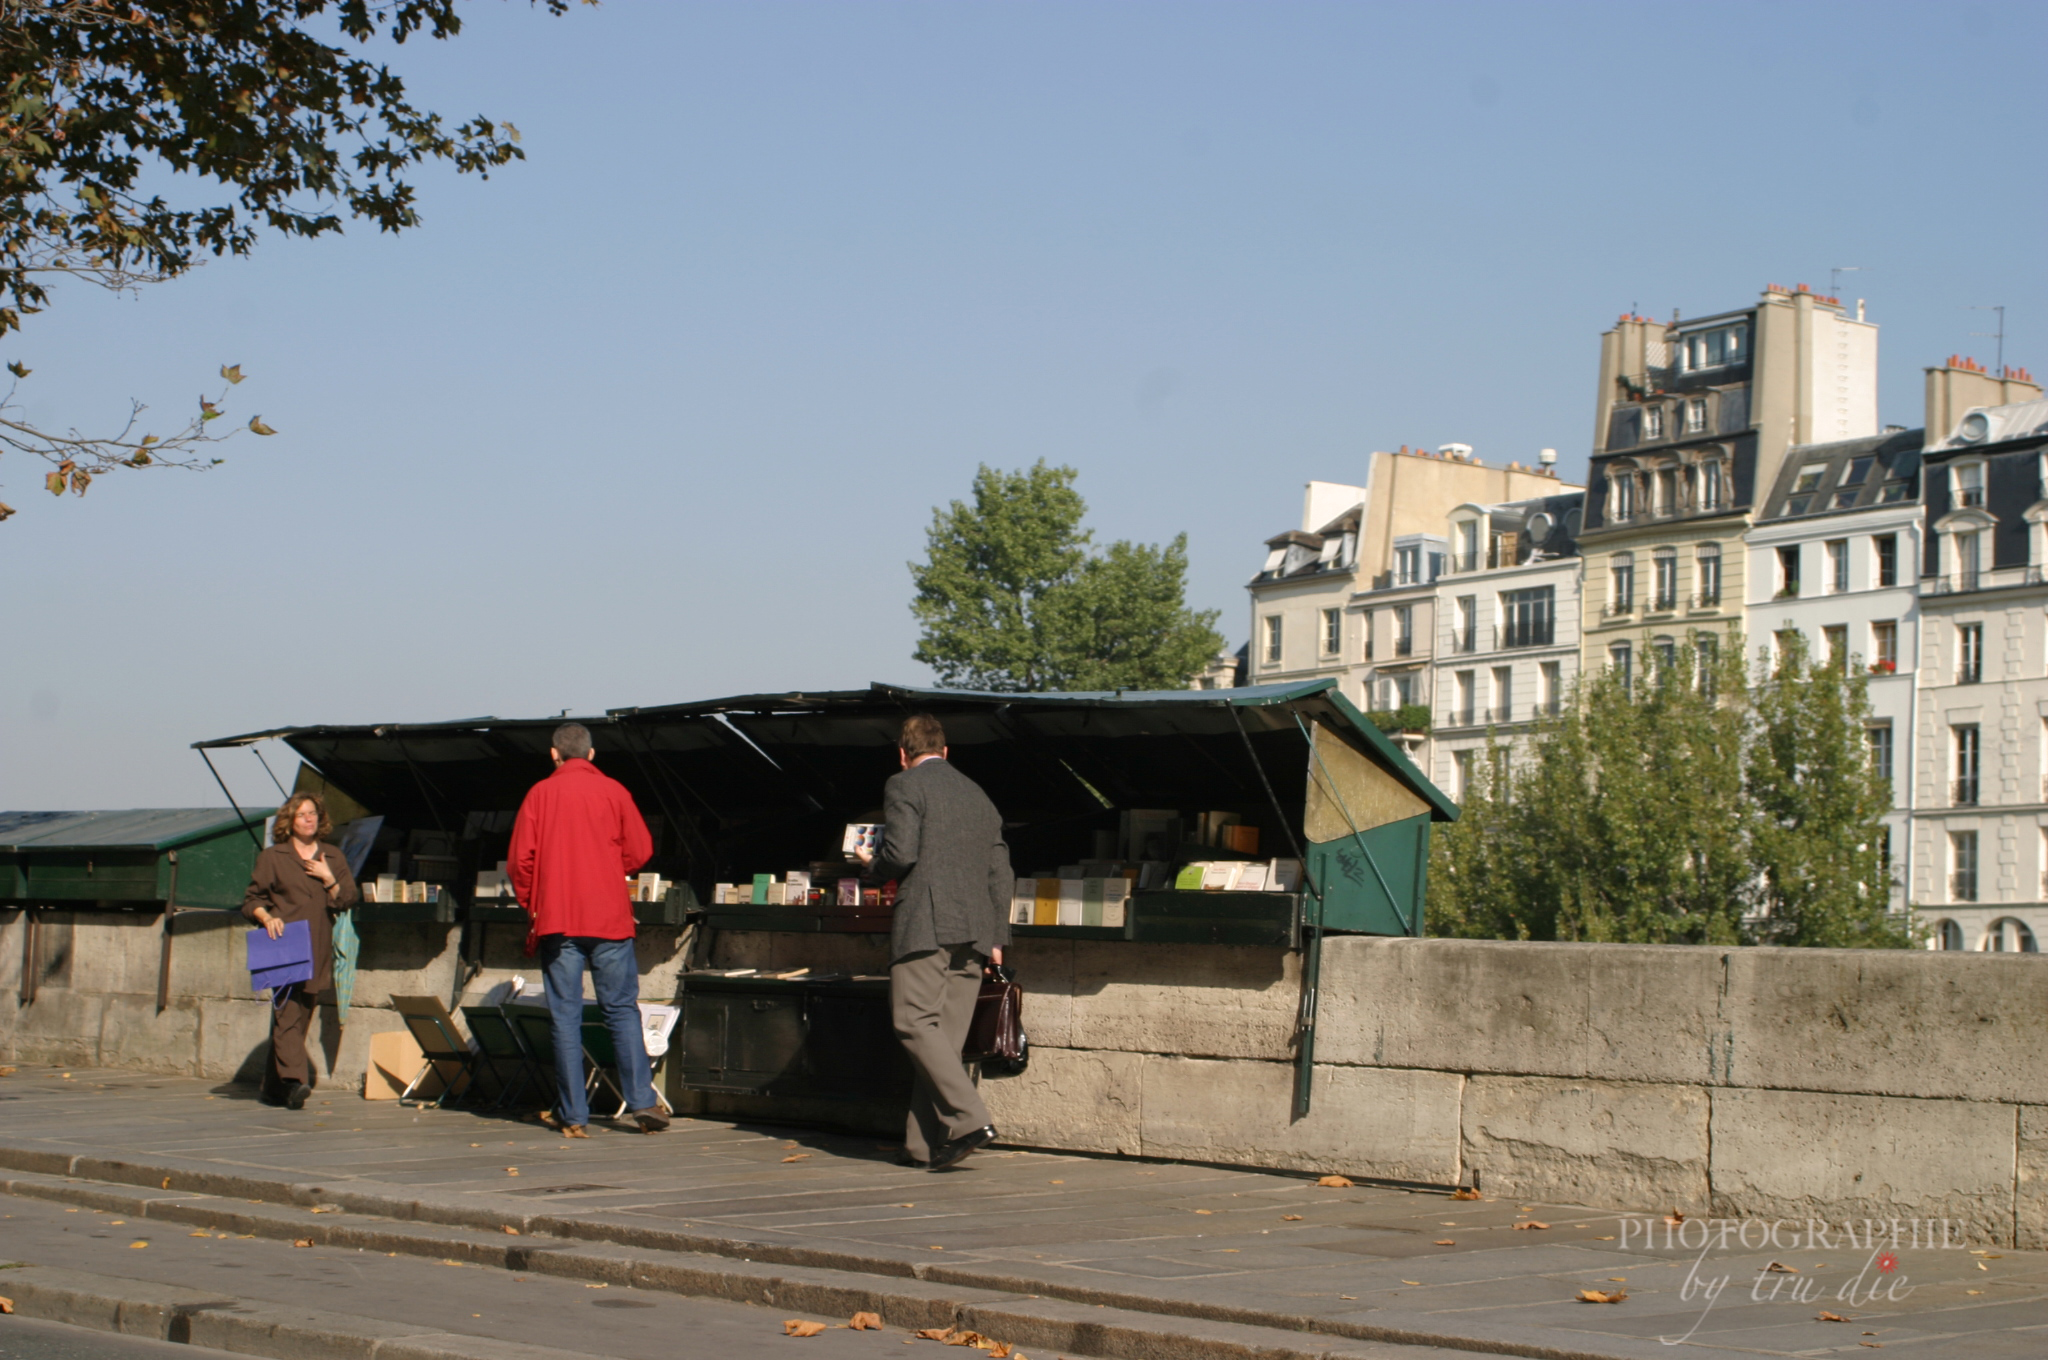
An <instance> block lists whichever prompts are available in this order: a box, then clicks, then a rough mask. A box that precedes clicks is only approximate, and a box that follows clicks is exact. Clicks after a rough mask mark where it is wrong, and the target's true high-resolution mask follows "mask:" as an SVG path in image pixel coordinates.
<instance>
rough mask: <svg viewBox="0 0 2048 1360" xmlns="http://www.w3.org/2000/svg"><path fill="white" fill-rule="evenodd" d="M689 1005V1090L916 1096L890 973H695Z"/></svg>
mask: <svg viewBox="0 0 2048 1360" xmlns="http://www.w3.org/2000/svg"><path fill="white" fill-rule="evenodd" d="M682 1006H683V1019H682V1023H681V1025H680V1026H679V1027H678V1029H679V1040H678V1042H679V1043H680V1045H681V1049H680V1052H679V1053H678V1054H677V1057H678V1058H680V1060H681V1064H682V1078H683V1085H684V1086H685V1087H687V1088H688V1089H691V1090H696V1091H715V1092H722V1093H725V1094H729V1095H771V1096H811V1097H822V1098H825V1099H846V1100H872V1099H875V1098H876V1097H880V1096H896V1095H906V1096H907V1095H908V1094H909V1091H910V1080H911V1078H910V1064H909V1061H908V1060H907V1059H906V1058H905V1057H904V1056H903V1048H902V1045H900V1044H898V1043H897V1042H896V1036H895V1033H894V1032H893V1031H892V1030H891V1028H890V1024H889V981H888V979H887V978H880V977H865V978H846V977H834V976H821V977H818V978H815V979H810V978H804V979H789V980H783V979H777V978H763V977H729V976H726V975H725V974H724V973H723V972H721V971H704V972H695V973H686V974H685V975H684V977H683V999H682Z"/></svg>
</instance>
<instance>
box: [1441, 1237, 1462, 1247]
mask: <svg viewBox="0 0 2048 1360" xmlns="http://www.w3.org/2000/svg"><path fill="white" fill-rule="evenodd" d="M1436 1244H1437V1245H1438V1246H1440V1247H1455V1246H1457V1245H1458V1244H1457V1243H1456V1242H1454V1241H1452V1240H1451V1239H1450V1238H1448V1237H1440V1238H1438V1239H1437V1243H1436Z"/></svg>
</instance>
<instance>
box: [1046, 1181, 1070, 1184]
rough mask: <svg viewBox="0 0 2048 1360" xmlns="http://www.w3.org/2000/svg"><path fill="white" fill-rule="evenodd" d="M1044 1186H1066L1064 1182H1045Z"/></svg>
mask: <svg viewBox="0 0 2048 1360" xmlns="http://www.w3.org/2000/svg"><path fill="white" fill-rule="evenodd" d="M1046 1184H1047V1185H1065V1184H1066V1182H1065V1181H1047V1182H1046Z"/></svg>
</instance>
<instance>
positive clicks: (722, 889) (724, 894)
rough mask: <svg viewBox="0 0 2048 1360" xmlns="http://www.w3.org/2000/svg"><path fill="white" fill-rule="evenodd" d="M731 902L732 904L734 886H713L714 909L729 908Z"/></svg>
mask: <svg viewBox="0 0 2048 1360" xmlns="http://www.w3.org/2000/svg"><path fill="white" fill-rule="evenodd" d="M731 902H732V884H730V883H714V884H712V885H711V905H712V906H714V907H723V906H727V905H729V904H730V903H731Z"/></svg>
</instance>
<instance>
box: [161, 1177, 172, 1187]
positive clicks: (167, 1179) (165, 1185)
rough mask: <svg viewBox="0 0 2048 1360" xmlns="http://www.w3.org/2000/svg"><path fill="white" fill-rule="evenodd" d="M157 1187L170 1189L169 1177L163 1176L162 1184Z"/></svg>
mask: <svg viewBox="0 0 2048 1360" xmlns="http://www.w3.org/2000/svg"><path fill="white" fill-rule="evenodd" d="M159 1188H160V1189H164V1190H168V1189H170V1188H171V1178H170V1177H169V1176H166V1177H164V1183H163V1185H162V1186H160V1187H159Z"/></svg>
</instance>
